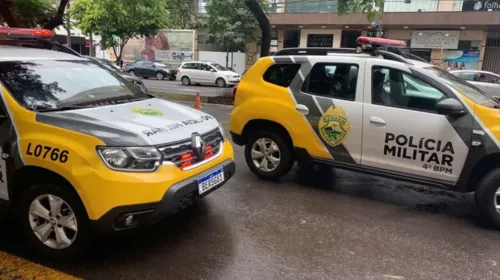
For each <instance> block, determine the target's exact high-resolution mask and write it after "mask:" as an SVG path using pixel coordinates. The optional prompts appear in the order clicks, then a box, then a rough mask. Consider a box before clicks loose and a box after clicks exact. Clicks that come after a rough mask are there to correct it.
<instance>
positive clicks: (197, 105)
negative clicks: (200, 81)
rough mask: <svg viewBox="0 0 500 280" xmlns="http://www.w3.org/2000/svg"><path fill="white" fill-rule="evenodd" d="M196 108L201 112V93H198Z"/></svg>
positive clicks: (195, 99) (195, 102) (195, 100)
mask: <svg viewBox="0 0 500 280" xmlns="http://www.w3.org/2000/svg"><path fill="white" fill-rule="evenodd" d="M194 108H195V109H198V110H201V98H200V93H199V92H197V93H196V97H195V98H194Z"/></svg>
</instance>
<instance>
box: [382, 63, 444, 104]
mask: <svg viewBox="0 0 500 280" xmlns="http://www.w3.org/2000/svg"><path fill="white" fill-rule="evenodd" d="M443 97H445V95H444V94H443V93H441V92H440V91H439V90H438V89H436V88H434V87H433V86H431V85H429V84H428V83H426V82H425V81H422V80H421V79H418V78H416V77H414V76H412V75H409V74H407V73H403V72H401V71H399V70H396V69H391V68H383V67H374V68H373V69H372V103H373V104H377V105H383V106H390V107H399V108H405V109H410V110H416V111H427V112H435V111H436V104H437V103H438V101H439V100H441V99H442V98H443Z"/></svg>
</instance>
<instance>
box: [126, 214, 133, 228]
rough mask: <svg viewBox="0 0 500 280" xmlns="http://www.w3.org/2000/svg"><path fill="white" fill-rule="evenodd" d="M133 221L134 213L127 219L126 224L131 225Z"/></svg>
mask: <svg viewBox="0 0 500 280" xmlns="http://www.w3.org/2000/svg"><path fill="white" fill-rule="evenodd" d="M133 221H134V215H130V216H128V217H127V218H126V219H125V225H126V226H128V227H129V226H130V225H131V224H132V222H133Z"/></svg>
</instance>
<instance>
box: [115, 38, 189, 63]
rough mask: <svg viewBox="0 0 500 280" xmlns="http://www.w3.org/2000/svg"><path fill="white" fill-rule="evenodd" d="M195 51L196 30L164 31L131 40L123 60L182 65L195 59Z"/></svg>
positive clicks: (124, 52)
mask: <svg viewBox="0 0 500 280" xmlns="http://www.w3.org/2000/svg"><path fill="white" fill-rule="evenodd" d="M193 50H194V30H163V31H160V32H159V33H158V34H156V35H154V36H149V37H144V38H137V39H131V40H130V41H129V42H128V43H127V45H126V46H125V48H124V50H123V55H122V59H123V60H127V61H135V60H149V61H156V62H161V63H165V64H180V63H182V62H184V61H191V60H193V59H194V55H193Z"/></svg>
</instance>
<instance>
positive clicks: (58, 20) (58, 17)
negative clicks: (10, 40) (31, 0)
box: [0, 0, 69, 30]
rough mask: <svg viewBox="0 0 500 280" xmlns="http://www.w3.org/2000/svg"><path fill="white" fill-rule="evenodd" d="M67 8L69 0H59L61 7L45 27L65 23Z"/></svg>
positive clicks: (49, 27) (50, 27)
mask: <svg viewBox="0 0 500 280" xmlns="http://www.w3.org/2000/svg"><path fill="white" fill-rule="evenodd" d="M0 1H1V0H0ZM0 6H1V5H0ZM66 8H69V0H61V2H59V7H58V8H57V13H56V14H55V15H54V17H52V18H51V19H50V20H49V22H47V23H46V24H45V25H44V26H43V28H45V29H50V30H52V29H54V28H56V27H58V26H59V25H61V24H63V23H64V22H63V18H64V11H65V10H66ZM68 15H69V12H68ZM68 19H69V17H68Z"/></svg>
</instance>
